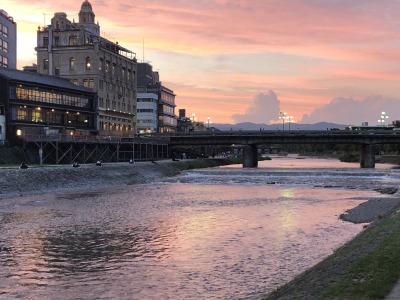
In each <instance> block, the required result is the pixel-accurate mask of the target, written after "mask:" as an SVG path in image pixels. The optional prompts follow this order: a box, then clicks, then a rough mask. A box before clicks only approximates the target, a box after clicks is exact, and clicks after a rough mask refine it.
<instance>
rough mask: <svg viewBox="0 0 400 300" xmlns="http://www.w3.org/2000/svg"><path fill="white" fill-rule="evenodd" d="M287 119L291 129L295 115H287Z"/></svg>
mask: <svg viewBox="0 0 400 300" xmlns="http://www.w3.org/2000/svg"><path fill="white" fill-rule="evenodd" d="M286 120H287V121H286V122H287V123H289V130H290V123H292V122H293V116H287V117H286Z"/></svg>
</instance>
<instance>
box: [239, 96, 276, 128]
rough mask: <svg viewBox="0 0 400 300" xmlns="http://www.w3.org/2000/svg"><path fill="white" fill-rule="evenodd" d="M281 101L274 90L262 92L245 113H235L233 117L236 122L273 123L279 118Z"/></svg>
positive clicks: (255, 97)
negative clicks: (266, 92)
mask: <svg viewBox="0 0 400 300" xmlns="http://www.w3.org/2000/svg"><path fill="white" fill-rule="evenodd" d="M279 111H280V101H279V100H278V97H277V96H276V94H275V93H274V92H273V91H269V92H268V94H264V93H260V94H258V95H256V96H254V98H253V101H252V103H251V104H250V106H249V107H248V108H247V109H246V111H245V113H243V114H234V115H232V119H233V120H235V122H236V123H241V122H252V123H271V122H273V120H276V119H277V118H278V115H279Z"/></svg>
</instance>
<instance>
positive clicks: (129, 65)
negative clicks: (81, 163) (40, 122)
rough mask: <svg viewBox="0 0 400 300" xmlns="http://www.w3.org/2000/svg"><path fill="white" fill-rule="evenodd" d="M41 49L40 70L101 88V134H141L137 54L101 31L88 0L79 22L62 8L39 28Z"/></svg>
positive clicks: (99, 99)
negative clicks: (139, 130)
mask: <svg viewBox="0 0 400 300" xmlns="http://www.w3.org/2000/svg"><path fill="white" fill-rule="evenodd" d="M36 52H37V70H38V72H39V73H41V74H48V75H55V76H61V77H64V78H67V79H69V80H70V81H71V82H72V83H74V84H76V85H82V86H85V87H88V88H91V89H92V90H93V91H95V92H96V93H97V95H98V101H97V112H98V120H97V128H98V130H99V134H103V135H119V136H130V135H132V134H134V133H136V101H137V100H136V93H137V91H136V81H137V78H136V74H137V61H136V55H135V53H134V52H132V51H130V50H128V49H126V48H123V47H122V46H120V45H119V44H118V42H116V43H113V42H111V41H109V40H107V39H105V38H103V37H101V36H100V25H99V24H98V23H96V22H95V14H94V12H93V9H92V5H91V4H90V3H89V1H87V0H85V1H84V2H83V3H82V6H81V10H80V12H79V22H78V23H75V22H74V21H73V22H71V21H70V20H69V19H67V14H66V13H63V12H61V13H55V14H54V17H53V18H52V19H51V24H50V25H48V26H46V27H43V28H39V30H38V32H37V47H36Z"/></svg>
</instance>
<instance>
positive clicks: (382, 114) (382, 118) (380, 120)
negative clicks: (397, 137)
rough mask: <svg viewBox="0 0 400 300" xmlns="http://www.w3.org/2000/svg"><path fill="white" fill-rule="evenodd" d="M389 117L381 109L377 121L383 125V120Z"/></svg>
mask: <svg viewBox="0 0 400 300" xmlns="http://www.w3.org/2000/svg"><path fill="white" fill-rule="evenodd" d="M386 119H389V116H388V115H387V114H386V113H385V112H384V111H383V112H382V113H381V118H380V119H379V120H378V123H379V124H380V125H382V126H385V120H386Z"/></svg>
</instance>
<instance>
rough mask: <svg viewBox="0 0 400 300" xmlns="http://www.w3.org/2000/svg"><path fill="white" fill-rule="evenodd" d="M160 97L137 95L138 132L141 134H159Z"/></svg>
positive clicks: (149, 94)
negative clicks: (158, 112)
mask: <svg viewBox="0 0 400 300" xmlns="http://www.w3.org/2000/svg"><path fill="white" fill-rule="evenodd" d="M157 111H158V95H157V94H154V93H138V94H137V132H138V133H139V134H146V133H154V132H158V129H157V126H158V116H157Z"/></svg>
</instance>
